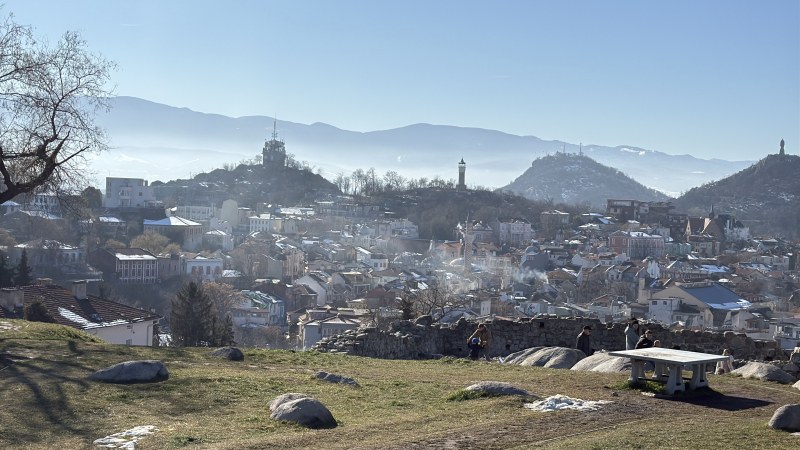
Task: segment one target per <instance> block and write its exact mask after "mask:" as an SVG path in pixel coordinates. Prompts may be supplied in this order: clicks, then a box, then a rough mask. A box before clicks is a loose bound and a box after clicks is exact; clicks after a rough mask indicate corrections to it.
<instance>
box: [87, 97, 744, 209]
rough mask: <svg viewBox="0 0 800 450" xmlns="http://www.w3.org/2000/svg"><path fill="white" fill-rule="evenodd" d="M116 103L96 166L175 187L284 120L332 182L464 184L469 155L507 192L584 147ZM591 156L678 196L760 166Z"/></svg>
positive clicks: (635, 153) (291, 142)
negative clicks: (393, 179) (527, 171)
mask: <svg viewBox="0 0 800 450" xmlns="http://www.w3.org/2000/svg"><path fill="white" fill-rule="evenodd" d="M110 102H111V106H112V108H111V110H110V111H109V112H108V113H105V114H101V115H99V116H98V120H97V122H98V125H100V126H102V127H103V128H105V129H106V130H107V133H108V135H109V136H110V138H111V145H112V147H113V148H114V151H113V152H110V153H107V154H103V155H100V156H99V157H96V158H94V160H93V164H94V165H95V166H96V171H97V172H98V173H105V174H106V175H107V176H117V177H129V178H143V177H148V178H150V179H156V180H171V179H177V178H181V177H187V176H188V174H189V173H192V172H193V173H199V172H203V171H208V170H212V169H213V168H216V167H220V166H222V165H223V164H224V163H237V162H241V161H242V160H246V159H250V158H253V157H254V156H255V155H256V154H259V153H260V151H261V147H262V146H263V143H264V141H265V140H266V139H267V138H269V136H271V134H272V130H273V124H275V123H277V127H278V134H279V138H281V139H284V140H285V141H286V144H287V151H289V152H290V153H293V154H294V155H295V156H296V158H297V159H298V160H304V161H309V162H311V164H313V166H314V167H315V168H316V169H319V170H320V171H321V173H322V174H323V175H324V176H326V177H327V178H329V179H332V178H333V177H335V176H336V174H338V173H347V174H349V173H350V172H351V171H352V170H354V169H356V168H362V169H367V168H370V167H374V168H375V169H376V171H377V172H378V173H384V172H386V171H387V170H394V171H397V172H398V173H401V174H402V175H403V176H405V177H407V178H412V177H413V178H419V177H426V178H433V177H435V176H438V177H441V178H444V179H450V178H456V177H457V173H458V172H457V163H458V161H459V160H460V159H461V158H464V160H465V161H466V162H467V183H468V185H472V186H476V185H478V186H493V187H498V186H504V185H507V184H508V183H509V182H510V180H514V179H515V178H517V177H518V176H519V175H520V173H519V167H520V165H521V162H522V161H524V165H525V166H527V165H528V164H529V162H530V161H531V160H533V159H535V158H537V157H539V156H543V155H546V154H552V153H556V152H559V151H568V152H577V151H578V149H579V146H578V145H575V144H570V143H566V142H562V141H557V140H550V141H548V140H543V139H540V138H538V137H536V136H530V135H528V136H518V135H513V134H510V133H506V132H503V131H498V130H487V129H483V128H475V127H459V126H456V125H435V124H425V123H417V124H411V125H407V126H404V127H400V128H394V129H389V130H376V131H367V132H359V131H349V130H343V129H340V128H338V127H335V126H333V125H329V124H323V123H321V122H315V123H314V124H311V125H306V124H300V123H296V122H291V121H285V120H275V119H274V118H272V117H268V116H254V115H249V116H241V117H236V118H232V117H228V116H224V115H220V114H215V113H207V112H197V111H193V110H191V109H189V108H180V107H173V106H168V105H163V104H160V103H156V102H152V101H149V100H145V99H140V98H137V97H124V96H121V97H114V98H112V99H111V100H110ZM149 148H152V149H153V150H149ZM173 149H177V150H176V151H179V150H180V149H188V150H191V149H204V150H208V151H213V152H215V153H216V154H217V155H219V156H218V158H217V159H213V160H208V159H202V158H201V159H199V160H198V161H195V162H188V161H187V157H186V155H184V154H180V155H171V153H172V151H173ZM582 149H583V152H584V153H585V154H587V155H590V156H591V157H592V158H593V159H595V160H596V161H598V162H600V163H602V164H604V165H607V166H612V167H615V168H617V169H619V170H620V171H622V172H624V173H627V174H629V175H630V176H631V177H632V178H634V179H636V180H637V181H638V182H640V183H643V184H647V185H648V187H651V188H656V189H659V190H661V191H662V192H669V193H673V194H675V195H677V193H679V192H684V191H686V190H688V189H689V188H691V187H694V186H698V185H701V184H703V183H707V182H709V181H711V180H715V179H721V178H723V177H725V176H727V175H729V174H731V173H735V172H736V171H738V170H741V169H743V168H744V167H747V166H748V165H749V164H751V163H752V162H751V161H724V160H703V159H699V158H694V157H691V156H674V155H667V154H665V153H661V152H658V151H655V150H645V149H642V148H639V147H636V146H617V147H606V146H600V145H591V144H590V145H584V146H583V147H582ZM114 153H117V154H123V155H134V156H136V157H137V158H138V159H142V160H145V161H149V162H151V164H149V165H147V164H144V163H131V164H125V165H120V164H118V162H116V161H115V157H116V155H114ZM179 153H180V152H179ZM226 155H229V156H226ZM161 167H169V168H172V170H169V171H166V170H161Z"/></svg>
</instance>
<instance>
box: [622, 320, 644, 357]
mask: <svg viewBox="0 0 800 450" xmlns="http://www.w3.org/2000/svg"><path fill="white" fill-rule="evenodd" d="M640 333H641V331H640V328H639V321H638V320H636V318H634V317H631V318H630V320H628V326H627V327H625V350H633V349H635V348H636V343H637V342H639V334H640Z"/></svg>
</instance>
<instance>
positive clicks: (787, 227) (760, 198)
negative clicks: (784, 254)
mask: <svg viewBox="0 0 800 450" xmlns="http://www.w3.org/2000/svg"><path fill="white" fill-rule="evenodd" d="M798 174H800V156H797V155H769V156H767V157H766V158H764V159H762V160H760V161H758V162H757V163H755V164H753V165H752V166H750V167H748V168H746V169H744V170H742V171H740V172H738V173H736V174H734V175H731V176H729V177H727V178H724V179H722V180H719V181H715V182H713V183H708V184H705V185H703V186H700V187H696V188H693V189H691V190H689V191H688V192H687V193H686V194H684V195H683V196H681V197H680V198H678V199H677V200H675V202H674V204H675V206H677V207H678V208H679V209H681V210H685V211H690V212H692V211H693V210H694V211H708V210H709V209H710V207H711V206H713V207H714V210H715V211H716V212H717V213H727V214H731V215H733V216H734V217H735V218H737V219H739V220H741V221H742V222H743V223H744V224H745V225H747V226H749V227H750V229H751V233H755V234H776V235H779V236H783V237H786V238H790V239H796V238H798V237H800V176H798Z"/></svg>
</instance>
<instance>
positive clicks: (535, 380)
mask: <svg viewBox="0 0 800 450" xmlns="http://www.w3.org/2000/svg"><path fill="white" fill-rule="evenodd" d="M24 327H26V324H25V323H24V322H22V321H15V320H6V319H0V404H2V405H3V407H2V408H0V423H2V424H3V427H2V429H0V448H8V449H17V448H20V449H22V448H24V449H41V448H68V449H84V448H85V449H90V448H97V447H96V446H94V445H93V444H92V442H93V441H94V440H95V439H98V438H102V437H104V436H108V435H111V434H112V433H118V432H122V431H124V430H130V429H132V428H134V427H137V426H146V425H152V426H154V427H155V428H156V429H157V431H155V433H154V434H151V435H147V436H144V437H142V438H141V440H139V442H138V444H137V445H136V448H137V449H141V450H147V449H174V448H214V449H264V448H287V449H288V448H320V445H321V443H323V442H324V447H325V448H326V449H330V450H333V449H350V448H354V447H358V448H363V449H378V448H380V449H386V448H397V449H399V448H419V449H427V448H473V449H477V448H511V447H522V446H537V448H562V449H566V448H570V449H571V448H602V449H617V448H646V449H658V448H664V443H665V442H669V447H670V448H760V447H763V444H764V443H765V442H769V443H770V445H769V448H772V449H783V448H786V449H789V448H796V446H797V437H796V436H792V435H791V433H786V432H781V431H775V430H772V429H771V428H769V427H767V425H766V423H767V421H768V420H769V418H770V417H771V416H772V414H773V412H774V411H775V409H776V408H777V407H778V406H779V405H785V404H788V403H796V401H797V392H798V391H797V390H796V389H794V388H792V387H791V386H788V385H778V384H775V383H770V384H769V386H767V383H761V382H757V381H754V380H742V379H741V378H739V377H730V376H715V375H711V376H710V384H711V386H712V387H713V389H714V390H713V391H708V392H698V393H696V394H694V395H691V396H690V395H689V394H686V395H682V396H676V398H675V399H667V398H663V397H660V396H659V397H652V396H644V395H642V394H641V392H640V391H639V390H638V389H630V388H628V387H627V385H626V380H627V377H628V374H627V373H598V372H582V371H574V370H563V369H550V368H544V367H526V366H518V365H505V364H498V363H491V362H472V361H469V360H467V359H456V358H443V359H439V360H424V361H410V360H388V359H374V358H363V357H351V356H346V355H343V354H332V353H320V352H289V351H281V350H266V349H243V351H244V357H245V360H244V361H241V362H237V361H228V360H225V359H221V358H214V357H212V356H210V349H208V348H149V347H128V346H124V345H110V344H104V343H95V342H87V341H86V340H81V339H76V338H75V337H72V336H70V337H67V334H69V333H58V332H50V331H43V332H39V333H38V335H33V334H28V333H26V330H25V329H24ZM150 359H152V360H160V361H162V362H163V363H164V364H165V366H166V367H167V370H168V371H169V379H168V380H166V381H162V382H159V383H142V384H130V385H124V384H104V383H98V382H94V381H89V380H88V376H89V375H90V374H91V373H93V372H94V371H96V370H99V369H102V368H105V367H108V366H111V365H113V364H117V363H119V362H123V361H129V360H150ZM319 370H323V371H326V372H329V373H334V374H341V375H344V376H349V377H353V378H355V380H356V381H357V382H358V383H359V385H360V387H357V388H354V387H351V386H348V385H344V384H331V383H328V382H325V381H322V380H319V379H317V378H316V377H315V376H314V374H315V372H316V371H319ZM482 380H496V381H502V382H507V383H511V384H513V385H514V386H517V387H519V388H521V389H525V390H528V391H529V392H531V393H533V394H534V395H535V396H536V397H538V398H546V397H549V396H553V395H566V396H569V397H572V398H578V399H586V400H608V401H609V403H607V404H605V405H603V406H602V409H600V410H599V411H590V412H578V411H558V412H551V413H542V412H534V411H530V410H527V409H525V408H524V407H523V402H524V401H525V399H523V398H520V397H483V398H474V397H472V398H473V399H469V398H471V397H469V396H466V395H461V397H460V398H466V399H467V400H462V401H457V400H449V399H453V398H456V399H457V398H458V397H457V396H455V395H454V394H459V393H463V391H462V390H463V389H464V388H465V387H467V386H469V385H471V384H473V383H475V382H477V381H482ZM762 386H763V387H762ZM288 392H300V393H305V394H308V395H312V396H314V397H315V398H317V399H318V400H319V401H320V402H322V403H323V404H324V405H325V406H326V407H327V408H328V409H329V410H330V411H331V413H332V414H333V416H334V418H335V419H336V420H337V421H338V426H337V427H336V428H333V429H327V430H310V429H305V428H301V427H298V426H295V425H292V424H287V423H282V422H277V421H275V420H272V419H270V411H269V408H268V405H269V402H270V401H271V400H272V399H273V398H275V397H277V396H278V395H281V394H284V393H288ZM672 400H676V401H672ZM476 411H481V413H480V414H478V413H476ZM709 411H713V413H714V420H713V421H709V420H707V416H708V413H709ZM476 415H481V419H480V426H478V427H476V425H475V423H476V422H475V421H476ZM665 417H679V418H680V433H675V430H674V427H665V426H664V420H663V419H664V418H665ZM631 423H635V426H630V425H631ZM642 436H647V438H646V439H643V438H642Z"/></svg>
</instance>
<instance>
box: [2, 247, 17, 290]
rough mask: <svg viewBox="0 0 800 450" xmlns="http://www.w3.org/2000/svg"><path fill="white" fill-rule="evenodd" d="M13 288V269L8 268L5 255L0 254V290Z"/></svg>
mask: <svg viewBox="0 0 800 450" xmlns="http://www.w3.org/2000/svg"><path fill="white" fill-rule="evenodd" d="M13 286H14V268H13V267H9V266H8V261H7V258H6V255H4V254H3V253H2V252H0V288H5V287H13Z"/></svg>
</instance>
